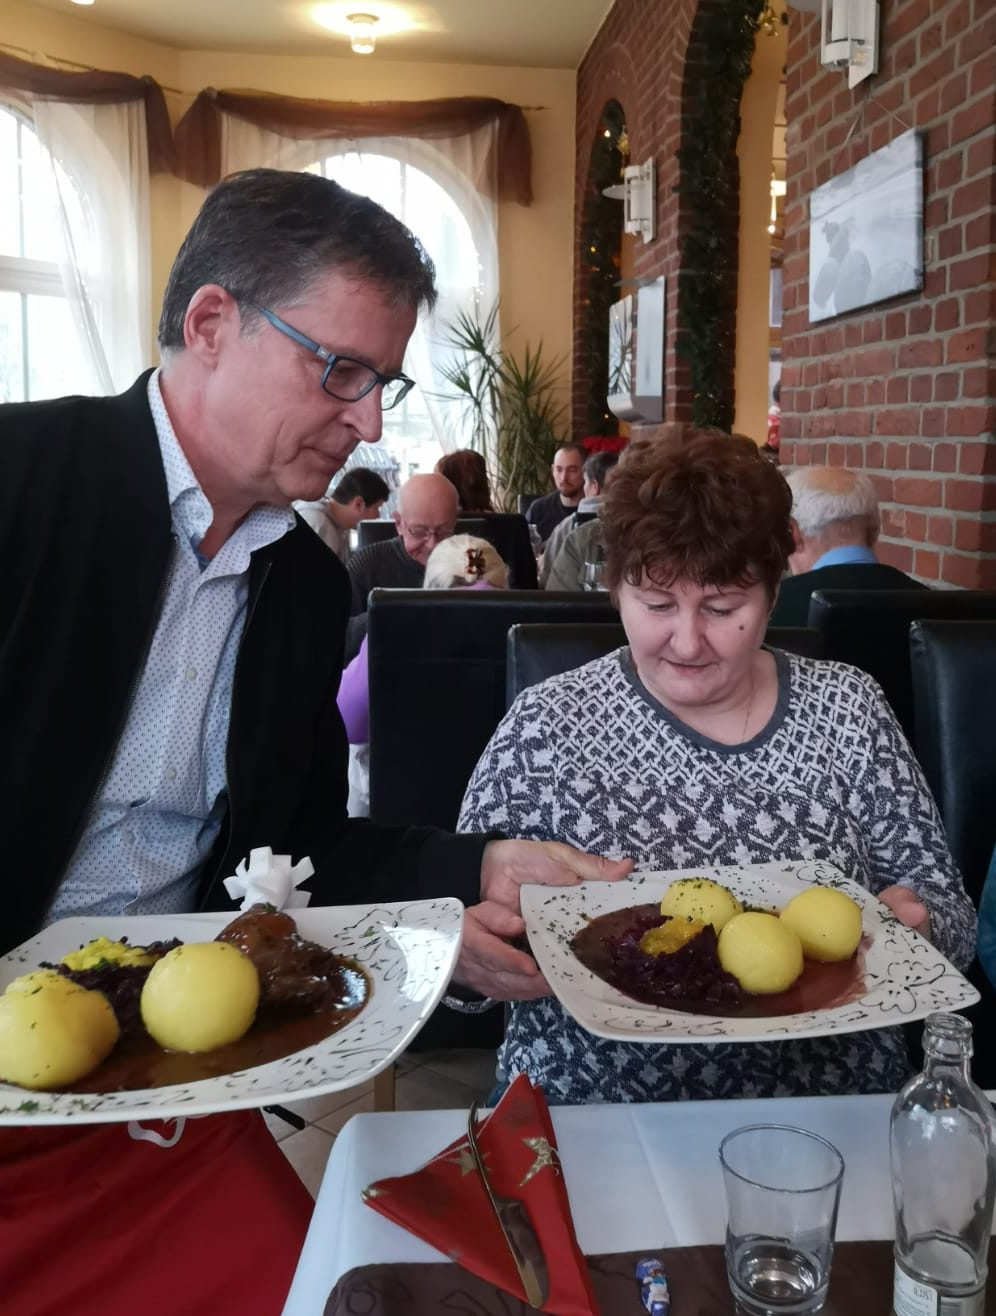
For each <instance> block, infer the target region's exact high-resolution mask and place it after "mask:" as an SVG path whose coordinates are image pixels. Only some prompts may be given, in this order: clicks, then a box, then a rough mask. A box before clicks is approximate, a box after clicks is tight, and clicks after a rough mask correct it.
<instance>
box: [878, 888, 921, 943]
mask: <svg viewBox="0 0 996 1316" xmlns="http://www.w3.org/2000/svg"><path fill="white" fill-rule="evenodd" d="M878 898H879V900H881V902H882V904H883V905H888V906H889V908H890V909H891V910H892V912H893V914H895V916H896V918H898V919H899V921H900V923H905V924H906V926H907V927H908V928H912V929H913V931H914V932H919V934H920V936H921V937H925V938H926V939H927V941H930V940H931V935H930V914H929V912H928V910H927V906H926V905H925V904H924V903H923V901H922V900H921V899H920V898H919V897H918V896H916V895H914V894H913V892H912V891H911V890H910V889H909V887H908V886H888V887H886V888H885V890H884V891H882V892H880V893H879V897H878Z"/></svg>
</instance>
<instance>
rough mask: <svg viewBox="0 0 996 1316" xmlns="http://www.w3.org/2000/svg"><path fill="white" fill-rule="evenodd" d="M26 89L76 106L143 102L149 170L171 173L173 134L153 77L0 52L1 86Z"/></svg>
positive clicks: (161, 93)
mask: <svg viewBox="0 0 996 1316" xmlns="http://www.w3.org/2000/svg"><path fill="white" fill-rule="evenodd" d="M2 88H6V89H8V90H11V91H26V92H29V93H30V94H31V95H32V96H40V97H43V98H44V99H46V100H55V101H71V102H73V103H74V104H77V105H117V104H121V103H123V102H125V101H144V102H145V130H146V133H147V135H148V139H149V169H150V171H151V172H152V173H154V174H156V173H159V174H165V173H171V172H173V168H174V165H173V133H172V130H171V128H170V123H169V113H168V112H167V109H166V99H165V97H164V96H163V89H162V87H160V85H159V83H158V82H156V81H155V79H153V78H148V77H145V78H134V77H132V76H131V74H128V73H104V72H103V71H102V70H100V69H94V70H93V71H89V70H87V71H86V72H82V73H70V72H68V71H66V70H65V69H54V68H47V67H45V66H44V65H42V64H31V63H29V62H28V61H27V60H25V59H17V58H16V57H15V56H14V55H5V54H2V53H0V89H2Z"/></svg>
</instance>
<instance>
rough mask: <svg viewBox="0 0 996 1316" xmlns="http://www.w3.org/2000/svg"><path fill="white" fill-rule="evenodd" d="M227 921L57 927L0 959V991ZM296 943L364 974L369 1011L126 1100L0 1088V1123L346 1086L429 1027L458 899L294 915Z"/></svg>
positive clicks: (228, 1103)
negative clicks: (107, 941)
mask: <svg viewBox="0 0 996 1316" xmlns="http://www.w3.org/2000/svg"><path fill="white" fill-rule="evenodd" d="M236 913H237V911H236V912H228V913H201V914H162V915H148V916H146V915H141V916H137V917H134V918H128V917H119V918H91V917H86V918H67V919H62V920H60V921H59V922H58V923H53V924H52V925H51V927H48V928H46V929H45V930H44V932H40V933H39V934H38V936H37V937H32V939H31V940H30V941H26V942H24V944H23V945H21V946H18V947H17V948H16V949H15V950H12V951H11V952H10V954H9V955H5V956H4V957H3V958H2V959H0V991H2V990H3V988H5V987H6V986H7V984H8V983H9V982H10V981H11V979H12V978H16V977H18V976H19V975H20V974H22V973H27V972H29V971H30V970H32V969H36V968H37V967H38V965H39V964H40V962H41V961H42V960H47V961H49V962H51V963H56V962H57V961H58V960H60V959H62V957H63V955H66V954H67V953H68V952H69V951H72V950H76V949H78V947H80V946H81V945H84V944H85V943H86V942H88V941H91V940H92V939H93V938H94V937H99V936H105V937H110V938H112V939H117V938H119V937H122V936H125V937H127V938H128V940H129V941H130V942H131V943H132V944H133V945H142V944H145V943H147V942H150V941H166V940H168V939H169V938H171V937H179V938H180V940H181V941H211V940H213V938H214V937H215V936H217V934H218V933H219V932H220V931H221V930H222V928H224V927H225V926H226V925H227V924H229V923H230V922H231V921H232V919H233V918H235V917H236ZM293 918H294V920H295V922H296V923H297V926H298V931H299V932H300V933H301V935H302V936H303V937H307V938H309V939H310V940H312V941H317V942H319V943H320V944H321V945H323V946H328V947H329V948H330V949H331V950H333V951H335V952H336V954H338V955H346V956H349V957H350V958H352V959H354V960H356V961H358V962H359V963H360V964H362V965H363V968H364V969H365V970H366V972H367V974H368V975H369V976H370V979H371V982H372V984H373V991H372V993H371V996H370V1000H369V1001H368V1002H367V1005H366V1006H365V1008H364V1009H363V1010H361V1011H360V1013H359V1014H358V1015H357V1016H356V1018H355V1019H353V1020H351V1021H350V1022H349V1023H348V1024H346V1026H345V1027H344V1028H341V1029H340V1030H339V1031H338V1032H337V1033H333V1034H332V1035H331V1037H326V1038H325V1039H323V1040H322V1041H321V1042H316V1043H315V1044H314V1045H313V1046H309V1047H305V1048H304V1049H303V1050H301V1051H295V1052H294V1054H293V1055H289V1056H285V1057H284V1058H283V1059H282V1060H273V1061H270V1062H269V1063H268V1064H265V1065H255V1066H254V1067H253V1068H252V1069H244V1070H240V1071H239V1072H237V1073H234V1074H224V1075H220V1076H219V1077H217V1078H205V1079H199V1080H198V1081H197V1082H196V1083H188V1084H176V1085H173V1086H171V1087H161V1088H142V1089H137V1090H136V1091H134V1092H108V1093H79V1092H77V1093H73V1092H28V1091H27V1090H26V1089H24V1088H19V1087H14V1086H13V1085H12V1084H9V1083H0V1125H11V1124H31V1125H36V1124H70V1123H80V1124H98V1123H99V1124H106V1123H112V1122H115V1121H120V1120H134V1119H172V1118H176V1117H178V1116H181V1115H212V1114H216V1113H218V1112H220V1111H226V1110H245V1109H250V1108H252V1107H256V1106H268V1105H270V1104H272V1103H273V1102H285V1101H295V1100H299V1099H300V1098H302V1097H317V1096H321V1095H322V1094H324V1093H326V1092H338V1091H341V1090H342V1089H344V1088H351V1087H355V1086H356V1085H357V1084H359V1083H364V1082H366V1081H367V1079H370V1078H373V1076H374V1075H375V1074H379V1073H380V1071H381V1070H382V1069H386V1068H387V1066H388V1065H389V1064H391V1062H392V1061H393V1060H395V1059H396V1058H397V1057H398V1055H400V1053H401V1052H402V1051H403V1050H404V1049H405V1047H407V1046H408V1044H409V1043H410V1042H411V1040H412V1038H413V1037H414V1036H415V1035H416V1033H418V1031H419V1029H420V1028H421V1027H422V1025H423V1024H424V1023H425V1021H426V1020H427V1019H428V1017H429V1015H430V1014H431V1013H432V1011H433V1009H434V1008H435V1006H436V1005H437V1003H438V1002H439V999H440V997H441V996H442V995H443V993H444V991H445V990H446V986H447V984H448V983H449V980H450V978H451V976H452V974H453V969H454V967H455V966H456V961H457V955H458V954H459V951H460V939H461V936H462V933H463V905H462V904H461V903H460V902H459V900H453V899H449V898H446V899H439V900H417V901H409V902H407V903H401V904H383V905H342V906H335V907H328V908H324V909H322V908H317V909H307V908H306V909H296V910H294V911H293Z"/></svg>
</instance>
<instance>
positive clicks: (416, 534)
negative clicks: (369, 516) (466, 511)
mask: <svg viewBox="0 0 996 1316" xmlns="http://www.w3.org/2000/svg"><path fill="white" fill-rule="evenodd" d="M395 517H396V519H397V523H398V528H399V529H400V528H401V526H404V527H405V528H406V530H407V531H408V533H409V534H410V535H411V537H412V539H414V540H415V542H416V543H417V544H427V543H428V542H429V540H430V539H434V540H435V541H436V543H437V544H442V543H444V542H445V541H446V540H447V539H452V537H453V535H454V534H455V533H456V521H448V522H447V523H446V524H445V525H441V526H438V525H412V523H411V522H410V521H408V520H407V519H406V518H405V517H403V516H402V515H401V513H400V512H396V513H395Z"/></svg>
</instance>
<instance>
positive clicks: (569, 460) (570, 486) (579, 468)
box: [526, 443, 588, 544]
mask: <svg viewBox="0 0 996 1316" xmlns="http://www.w3.org/2000/svg"><path fill="white" fill-rule="evenodd" d="M587 456H588V450H587V448H582V446H581V444H580V443H565V444H564V446H563V447H562V448H558V449H557V451H556V453H555V454H554V457H553V465H552V466H551V467H550V474H551V475H552V476H553V483H554V484H555V485H556V488H555V489H554V490H553V492H552V493H548V494H544V495H543V496H542V497H541V498H534V499H533V501H532V502H531V503H530V504H529V507H528V508H527V509H526V520H527V521H528V522H529V524H530V525H534V526H535V527H536V529H537V530H538V531H539V536H540V539H542V541H543V543H544V544H545V543H546V541H547V540H548V539H549V538H550V536H551V535H552V534H553V532H554V530H555V529H556V528H557V526H558V525H559V524H560V523H561V521H563V520H565V519H566V518H567V517H569V516H570V515H571V513H572V512H573V511H574V510H575V508H576V507H577V505H578V503H579V502H580V501H581V494H582V491H583V489H584V463H585V458H586V457H587Z"/></svg>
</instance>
